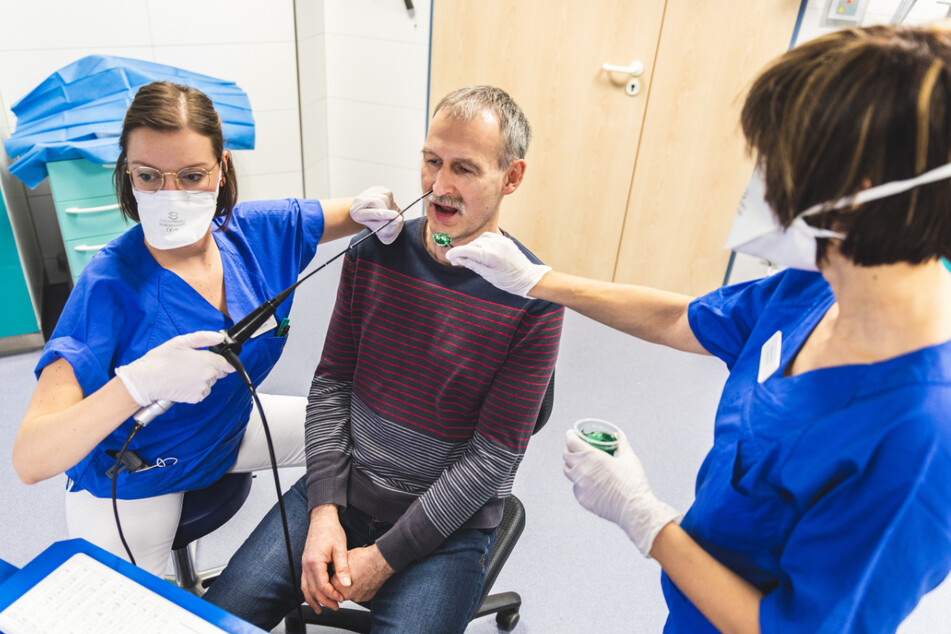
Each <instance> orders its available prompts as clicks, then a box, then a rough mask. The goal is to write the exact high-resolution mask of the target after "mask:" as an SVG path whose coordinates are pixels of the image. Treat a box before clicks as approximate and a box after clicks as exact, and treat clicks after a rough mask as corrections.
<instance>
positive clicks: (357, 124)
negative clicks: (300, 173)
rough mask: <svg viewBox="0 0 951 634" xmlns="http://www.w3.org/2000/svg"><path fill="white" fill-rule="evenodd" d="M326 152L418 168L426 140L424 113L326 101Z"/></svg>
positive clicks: (332, 100)
mask: <svg viewBox="0 0 951 634" xmlns="http://www.w3.org/2000/svg"><path fill="white" fill-rule="evenodd" d="M327 119H328V121H330V122H332V123H331V125H329V126H328V128H327V134H328V141H329V142H328V151H329V153H330V155H331V156H335V157H342V158H349V159H353V160H363V161H368V162H373V163H382V164H385V165H392V166H396V167H404V168H410V169H418V168H419V160H420V159H419V156H420V154H419V153H420V150H421V149H422V147H423V141H425V138H426V113H425V111H424V110H423V109H422V108H420V109H418V110H416V109H410V108H393V107H389V106H380V105H376V104H371V103H361V102H354V101H347V100H343V99H327Z"/></svg>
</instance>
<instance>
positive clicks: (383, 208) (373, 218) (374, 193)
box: [350, 185, 403, 244]
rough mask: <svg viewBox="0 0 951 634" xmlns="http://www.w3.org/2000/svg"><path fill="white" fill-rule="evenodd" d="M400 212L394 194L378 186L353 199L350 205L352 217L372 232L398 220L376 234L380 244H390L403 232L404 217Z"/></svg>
mask: <svg viewBox="0 0 951 634" xmlns="http://www.w3.org/2000/svg"><path fill="white" fill-rule="evenodd" d="M399 210H400V208H399V206H398V205H397V204H396V202H395V201H394V200H393V192H391V191H390V190H388V189H387V188H386V187H380V186H379V185H377V186H375V187H371V188H370V189H368V190H366V191H365V192H363V193H362V194H360V195H359V196H357V197H356V198H354V199H353V204H352V205H350V217H351V218H353V219H354V220H355V221H356V222H359V223H360V224H361V225H363V226H365V227H368V228H369V229H370V230H371V231H372V230H375V229H377V228H379V227H383V225H386V223H387V222H389V221H390V220H392V219H393V218H396V220H393V222H390V224H388V225H386V226H385V227H383V229H380V232H379V233H378V234H376V237H377V238H378V239H379V240H380V242H382V243H383V244H390V243H391V242H393V241H394V240H396V236H398V235H400V231H402V230H403V216H401V215H399V213H398V212H399Z"/></svg>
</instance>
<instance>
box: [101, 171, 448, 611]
mask: <svg viewBox="0 0 951 634" xmlns="http://www.w3.org/2000/svg"><path fill="white" fill-rule="evenodd" d="M432 193H433V190H432V189H430V190H429V191H427V192H426V193H425V194H423V195H422V196H420V197H419V198H417V199H416V200H414V201H413V202H411V203H410V204H408V205H407V206H406V207H404V208H403V209H401V210H400V211H399V212H398V213H397V214H396V216H393V217H392V218H390V219H389V220H388V221H386V222H385V223H383V224H382V225H380V226H379V227H377V228H376V229H374V230H373V231H371V232H370V233H368V234H367V235H365V236H363V237H362V238H360V239H359V240H357V241H356V242H353V243H352V244H348V245H347V248H346V249H344V250H343V251H341V252H340V253H338V254H337V255H335V256H333V257H332V258H330V259H329V260H327V261H326V262H324V263H323V264H321V265H320V266H318V267H317V268H316V269H314V270H313V271H311V272H310V273H308V274H307V275H305V276H304V277H302V278H301V279H299V280H297V281H296V282H295V283H294V284H292V285H290V286H289V287H287V288H285V289H284V290H283V291H281V292H280V293H278V294H277V295H275V296H274V297H273V298H272V299H269V300H267V301H266V302H264V303H263V304H261V305H260V306H258V307H257V308H255V309H254V310H252V311H251V312H250V313H248V314H247V315H246V316H245V317H244V318H243V319H242V320H241V321H239V322H238V323H236V324H235V325H234V326H232V327H231V328H229V329H228V330H226V331H222V334H224V341H222V342H221V343H220V344H218V345H216V346H212V347H210V348H209V350H211V351H212V352H216V353H218V354H220V355H221V356H223V357H224V358H225V359H227V360H228V363H230V364H231V365H232V366H234V368H235V370H236V371H237V372H238V375H239V376H240V377H241V379H242V380H243V381H244V382H245V385H247V386H248V389H250V390H251V396H252V398H253V399H254V403H255V405H256V406H257V408H258V411H259V412H260V413H261V423H262V427H263V428H264V438H265V440H266V441H267V448H268V453H269V454H270V459H271V471H272V473H273V475H274V486H275V487H276V488H277V502H278V506H279V507H280V510H281V522H282V524H283V526H284V542H285V545H286V546H287V559H288V564H290V570H291V576H292V577H293V578H294V579H295V580H296V579H297V567H296V566H295V565H294V554H293V551H292V550H291V538H290V533H289V530H288V525H287V514H286V512H285V510H284V497H283V495H282V489H281V482H280V478H279V477H278V473H277V460H276V459H275V456H274V445H273V443H272V442H271V430H270V429H269V427H268V424H267V419H266V418H265V416H264V408H263V407H262V406H261V401H260V400H259V399H258V394H257V391H256V390H255V388H254V383H253V382H252V381H251V377H250V376H248V373H247V371H246V370H245V368H244V365H243V364H242V363H241V360H240V359H239V358H238V355H239V354H241V346H242V345H243V344H244V342H246V341H247V340H248V339H250V338H251V337H252V335H254V333H256V332H257V331H258V329H259V328H260V327H261V326H262V325H264V323H265V322H266V321H267V320H268V319H270V318H271V317H272V316H273V315H274V313H275V311H276V310H277V307H278V306H280V305H281V304H282V303H283V302H284V300H286V299H287V298H288V297H289V296H290V294H291V293H293V292H294V289H296V288H297V287H298V286H300V285H301V283H303V282H304V281H305V280H306V279H308V278H309V277H311V276H313V275H314V274H316V273H317V272H318V271H321V270H323V269H324V268H326V267H327V266H328V265H329V264H331V263H332V262H334V261H335V260H336V259H338V258H340V257H342V256H343V255H345V254H346V253H347V252H348V251H350V249H352V248H353V247H355V246H357V245H358V244H360V243H361V242H363V241H364V240H366V239H367V238H370V237H372V236H375V235H376V234H377V233H379V232H380V231H381V230H382V229H385V228H386V227H388V226H389V225H390V223H392V222H393V221H394V220H396V219H397V218H399V217H401V216H402V215H403V214H404V213H406V211H407V210H408V209H409V208H410V207H412V206H413V205H415V204H416V203H418V202H419V201H421V200H422V199H424V198H426V197H427V196H429V195H430V194H432ZM173 404H174V403H172V402H171V401H166V400H159V401H155V402H154V403H150V404H149V405H146V406H145V407H143V408H142V409H140V410H139V411H137V412H136V413H135V414H133V416H132V418H133V420H135V425H134V426H133V428H132V431H131V432H130V433H129V436H128V437H127V438H126V440H125V444H124V445H123V446H122V449H121V450H120V451H119V453H118V454H116V468H115V471H114V476H113V478H112V510H113V513H114V514H115V517H116V528H117V529H118V531H119V539H120V540H121V541H122V545H123V546H124V547H125V550H126V554H128V555H129V561H131V562H132V564H133V565H134V564H135V558H134V557H133V556H132V551H131V550H130V549H129V545H128V544H126V541H125V536H124V535H123V534H122V525H121V523H120V522H119V510H118V507H117V502H116V480H117V479H118V475H119V463H120V461H121V460H122V457H123V454H125V451H126V448H127V447H128V446H129V442H130V441H131V440H132V437H133V436H135V435H136V434H137V433H138V432H139V430H140V429H142V428H143V427H145V426H146V425H148V424H149V423H150V422H152V420H154V419H155V417H156V416H159V415H160V414H164V413H165V412H166V411H168V408H170V407H171V406H172V405H173ZM298 610H300V604H298ZM300 617H301V618H300V622H301V623H303V622H304V619H303V615H300Z"/></svg>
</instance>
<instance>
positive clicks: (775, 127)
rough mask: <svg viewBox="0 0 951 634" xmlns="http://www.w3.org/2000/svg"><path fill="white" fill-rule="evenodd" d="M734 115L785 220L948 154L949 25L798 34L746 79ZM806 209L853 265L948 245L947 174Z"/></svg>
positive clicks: (932, 254) (943, 251)
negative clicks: (799, 38) (840, 204)
mask: <svg viewBox="0 0 951 634" xmlns="http://www.w3.org/2000/svg"><path fill="white" fill-rule="evenodd" d="M741 123H742V127H743V133H744V134H745V135H746V140H747V145H748V148H749V150H750V151H751V152H754V151H755V153H756V154H758V156H759V159H760V161H761V167H762V169H763V176H764V178H765V180H766V200H767V202H768V203H769V205H770V207H772V209H773V212H774V213H775V214H776V215H777V217H778V218H779V220H780V222H782V224H783V225H784V226H788V225H789V224H790V223H791V222H792V221H793V220H794V219H795V218H796V216H797V215H799V214H800V213H802V212H803V211H805V210H806V209H808V208H809V207H811V206H812V205H815V204H820V203H824V202H833V201H835V200H837V199H840V198H842V197H844V196H849V195H852V194H855V193H857V192H859V191H861V190H863V189H867V188H868V187H871V186H874V185H878V184H881V183H886V182H889V181H896V180H904V179H908V178H912V177H914V176H917V175H918V174H921V173H922V172H926V171H928V170H930V169H934V168H936V167H939V166H941V165H944V164H945V163H948V162H951V31H948V30H947V29H945V28H940V27H935V26H930V27H900V26H872V27H867V28H862V29H847V30H842V31H836V32H834V33H830V34H828V35H825V36H823V37H820V38H817V39H815V40H812V41H809V42H806V43H804V44H802V45H800V46H798V47H796V48H794V49H792V50H790V51H789V52H787V53H786V54H784V55H782V56H781V57H779V58H778V59H776V60H775V61H774V62H773V63H772V64H771V65H770V66H768V67H767V68H766V69H765V70H764V71H763V72H762V73H761V74H760V75H759V77H758V78H757V79H756V80H755V81H754V83H753V86H752V88H751V89H750V92H749V95H748V96H747V99H746V103H745V104H744V106H743V114H742V118H741ZM805 220H806V221H807V222H808V223H809V224H812V225H815V226H821V227H823V228H831V229H835V230H837V231H843V232H845V233H846V234H847V237H846V239H845V240H844V242H843V243H842V245H841V251H842V253H843V255H845V256H846V257H848V258H850V259H851V260H852V261H853V262H854V263H856V264H858V265H862V266H874V265H879V264H891V263H895V262H909V263H912V264H918V263H921V262H925V261H928V260H931V259H933V258H936V257H940V256H944V257H948V256H951V184H949V181H948V180H942V181H938V182H935V183H932V184H928V185H922V186H919V187H916V188H914V189H912V190H910V191H908V192H906V193H903V194H897V195H894V196H890V197H887V198H883V199H880V200H875V201H872V202H868V203H864V204H862V205H859V206H851V207H845V208H843V209H838V210H830V211H827V212H825V213H821V214H818V215H816V216H811V217H808V218H806V219H805ZM826 245H827V240H825V239H820V240H819V251H818V253H819V258H820V259H821V258H822V257H824V254H825V248H826Z"/></svg>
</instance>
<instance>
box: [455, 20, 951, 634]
mask: <svg viewBox="0 0 951 634" xmlns="http://www.w3.org/2000/svg"><path fill="white" fill-rule="evenodd" d="M742 126H743V131H744V134H745V136H746V138H747V141H748V144H749V147H750V149H751V150H753V151H754V152H755V153H756V155H757V157H758V170H757V174H758V176H760V177H761V178H762V181H758V183H759V186H758V187H751V192H755V191H757V190H758V191H760V192H761V196H760V198H759V199H758V200H757V199H756V197H755V195H754V196H750V197H748V199H747V200H746V201H745V203H746V205H745V207H744V210H743V213H742V214H741V215H740V216H739V217H738V220H737V222H738V223H739V224H738V227H737V228H736V229H735V233H736V234H737V235H740V236H742V239H741V240H739V242H741V243H742V247H743V249H744V250H746V251H747V252H750V253H753V254H755V255H758V256H761V257H766V258H768V259H770V260H772V261H773V262H776V263H778V264H783V265H786V266H787V267H789V268H787V269H786V270H785V271H784V272H782V273H777V274H775V275H773V276H771V277H767V278H765V279H762V280H757V281H753V282H749V283H745V284H739V285H736V286H729V287H724V288H721V289H719V290H717V291H714V292H713V293H710V294H709V295H706V296H703V297H700V298H697V299H692V298H690V297H685V296H682V295H678V294H675V293H668V292H664V291H658V290H654V289H649V288H645V287H638V286H629V285H619V284H611V283H607V282H598V281H594V280H587V279H583V278H578V277H574V276H570V275H565V274H562V273H559V272H557V271H549V270H548V269H546V268H541V267H538V266H536V265H531V264H530V263H528V262H527V261H526V260H525V259H524V258H523V257H521V256H520V255H519V254H518V252H517V250H516V249H513V248H512V245H511V244H510V243H509V242H508V241H506V240H505V239H504V238H501V237H495V236H482V237H480V238H479V239H478V240H476V241H474V242H472V243H470V244H469V245H465V246H462V247H458V248H455V249H452V250H450V251H449V253H448V257H449V259H450V260H452V261H453V262H454V263H456V264H461V265H465V266H468V267H470V268H472V269H473V270H475V271H477V272H479V273H480V274H482V275H483V276H484V277H486V279H488V280H489V281H492V282H493V283H494V284H496V285H497V286H499V287H501V288H504V289H505V290H508V291H510V292H515V293H520V294H527V295H530V296H532V297H537V298H540V299H545V300H548V301H553V302H558V303H562V304H564V305H567V306H569V307H571V308H573V309H575V310H577V311H578V312H581V313H583V314H585V315H588V316H589V317H592V318H594V319H597V320H599V321H601V322H603V323H605V324H608V325H610V326H613V327H615V328H618V329H620V330H623V331H625V332H628V333H630V334H632V335H634V336H637V337H640V338H642V339H645V340H647V341H652V342H656V343H661V344H665V345H668V346H671V347H673V348H677V349H679V350H685V351H689V352H695V353H700V354H712V355H715V356H717V357H719V358H720V359H722V360H723V361H724V362H725V363H726V364H727V367H728V368H729V370H730V376H729V379H728V380H727V382H726V385H725V387H724V390H723V395H722V397H721V400H720V404H719V407H718V409H717V413H716V420H715V429H714V430H715V435H714V444H713V448H712V449H711V450H710V453H709V454H708V455H707V457H706V459H705V461H704V463H703V465H702V467H701V469H700V473H699V475H698V477H697V488H696V499H695V502H694V504H693V506H692V507H691V508H690V509H689V511H688V512H687V514H686V515H685V516H684V517H683V518H682V521H681V518H680V514H679V513H678V511H676V510H675V509H673V508H671V507H670V506H668V505H666V504H664V503H663V502H661V501H659V500H658V499H657V498H656V497H655V496H654V494H653V493H652V492H651V489H650V487H649V485H648V481H647V478H646V475H645V473H644V470H643V468H642V467H641V464H640V461H639V460H638V458H637V456H636V455H635V454H634V452H633V451H632V450H631V447H630V445H629V444H628V442H627V440H626V439H623V438H622V440H621V444H620V447H619V449H618V451H617V454H616V455H615V456H611V455H609V454H607V453H604V452H602V451H599V450H597V449H594V448H593V447H590V446H589V445H587V444H586V443H585V442H583V441H582V440H581V439H580V438H578V437H577V435H576V434H575V433H574V432H573V431H569V432H568V434H567V437H566V447H565V452H564V460H565V473H566V475H567V476H568V478H569V479H570V480H572V482H573V483H574V492H575V495H576V497H577V498H578V501H579V502H580V503H581V504H582V505H583V506H584V507H585V508H587V509H589V510H591V511H592V512H594V513H597V514H598V515H600V516H602V517H604V518H607V519H609V520H610V521H612V522H615V523H617V524H618V525H619V526H620V527H621V528H623V529H624V530H625V531H626V532H627V534H628V536H629V537H630V539H631V540H632V541H633V542H634V543H635V544H636V545H637V547H638V549H639V550H640V551H641V552H642V553H643V554H644V555H645V556H650V557H653V558H654V559H656V560H657V561H658V562H659V563H660V565H661V567H662V568H663V576H662V584H663V590H664V596H665V597H666V600H667V604H668V607H669V609H670V616H669V618H668V621H667V625H666V627H665V631H667V632H690V633H694V632H713V631H716V630H720V631H735V632H759V631H766V632H777V631H783V632H786V631H794V632H886V631H894V630H895V629H896V628H897V626H898V624H899V623H900V622H901V621H902V619H904V618H905V617H906V616H907V615H908V614H909V613H910V612H911V611H912V610H913V609H914V607H915V605H916V604H917V603H918V601H919V600H920V599H921V597H922V596H923V595H924V594H926V593H927V592H929V591H930V590H932V589H933V588H934V587H936V586H937V585H938V584H939V583H941V581H942V580H943V579H944V578H945V577H946V576H947V574H948V571H949V568H951V486H949V485H948V483H949V481H951V276H949V275H948V272H947V270H946V269H945V268H944V266H943V265H942V263H941V258H942V257H944V258H947V257H951V184H949V181H948V178H949V177H951V164H949V161H951V32H949V31H948V30H946V29H943V28H937V27H931V28H928V27H923V28H900V27H885V26H880V27H870V28H866V29H851V30H844V31H839V32H835V33H832V34H829V35H826V36H824V37H821V38H819V39H816V40H813V41H810V42H807V43H805V44H803V45H801V46H799V47H797V48H795V49H793V50H791V51H789V52H788V53H786V54H785V55H783V56H781V57H780V58H778V59H777V60H776V61H775V62H773V63H772V64H771V65H770V66H769V67H767V68H766V69H765V70H764V71H763V72H762V74H761V75H760V76H759V78H758V79H757V80H756V81H755V82H754V83H753V86H752V88H751V90H750V93H749V95H748V97H747V99H746V102H745V105H744V107H743V113H742ZM748 196H749V194H748ZM737 248H738V250H739V247H737Z"/></svg>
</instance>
